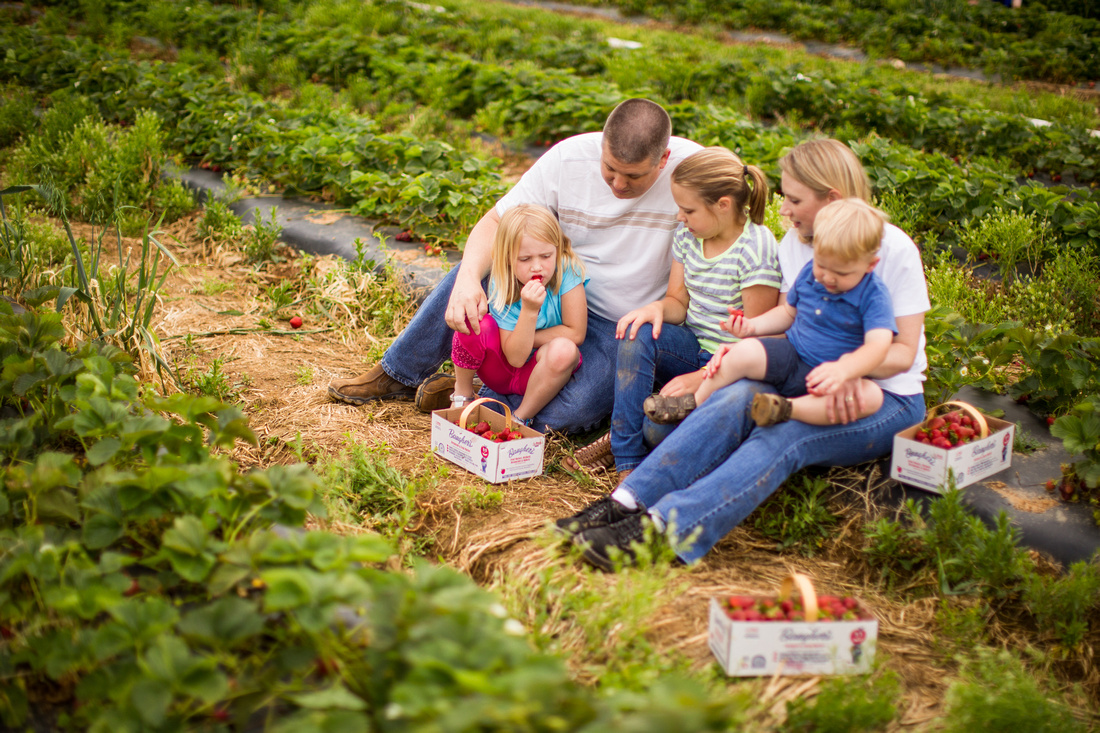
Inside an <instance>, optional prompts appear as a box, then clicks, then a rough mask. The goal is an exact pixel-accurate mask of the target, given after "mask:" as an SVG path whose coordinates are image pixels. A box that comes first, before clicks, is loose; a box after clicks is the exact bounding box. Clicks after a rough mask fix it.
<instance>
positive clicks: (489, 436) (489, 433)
mask: <svg viewBox="0 0 1100 733" xmlns="http://www.w3.org/2000/svg"><path fill="white" fill-rule="evenodd" d="M481 437H483V438H485V440H496V439H497V434H496V433H494V432H493V431H492V430H486V431H485V432H484V433H482V434H481Z"/></svg>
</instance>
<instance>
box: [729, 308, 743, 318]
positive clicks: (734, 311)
mask: <svg viewBox="0 0 1100 733" xmlns="http://www.w3.org/2000/svg"><path fill="white" fill-rule="evenodd" d="M744 317H745V311H743V310H741V309H740V308H731V309H730V318H744Z"/></svg>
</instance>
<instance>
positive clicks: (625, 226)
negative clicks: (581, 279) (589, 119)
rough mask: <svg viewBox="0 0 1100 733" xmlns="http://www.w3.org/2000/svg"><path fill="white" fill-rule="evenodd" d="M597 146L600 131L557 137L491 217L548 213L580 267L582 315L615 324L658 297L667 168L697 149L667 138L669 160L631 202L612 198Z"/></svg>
mask: <svg viewBox="0 0 1100 733" xmlns="http://www.w3.org/2000/svg"><path fill="white" fill-rule="evenodd" d="M602 143H603V133H602V132H592V133H586V134H583V135H575V136H573V137H570V138H566V139H565V140H562V141H561V142H559V143H558V144H557V145H555V146H554V147H552V148H550V150H548V151H547V152H546V153H545V154H544V155H543V156H542V157H541V158H539V159H538V160H537V161H535V164H534V165H533V166H531V168H530V170H528V171H527V172H526V173H524V174H523V177H522V178H521V179H520V180H519V183H517V184H516V185H515V187H514V188H512V190H511V191H509V192H508V193H507V194H505V196H504V197H503V198H501V199H500V201H498V202H497V205H496V212H497V214H500V215H503V214H504V212H505V211H507V210H508V209H510V208H512V207H513V206H515V205H517V204H521V203H528V204H541V205H543V206H545V207H546V208H548V209H550V211H552V212H553V213H554V214H555V215H556V216H557V217H558V221H559V222H560V223H561V228H562V231H564V232H565V234H566V236H568V237H569V239H570V240H571V242H572V243H573V250H574V251H575V252H576V253H577V256H578V257H580V259H581V260H582V261H583V262H584V266H585V270H586V274H587V276H588V278H589V282H588V285H587V286H586V287H585V297H586V298H587V299H588V308H589V310H591V311H592V312H593V313H595V314H597V315H599V316H603V317H604V318H607V319H608V320H612V321H617V320H619V318H621V317H622V316H624V315H626V314H627V313H628V312H630V311H632V310H634V309H635V308H639V307H641V306H643V305H645V304H647V303H652V302H653V301H655V300H659V299H660V298H663V297H664V295H665V290H666V289H667V288H668V274H669V270H670V269H671V267H672V234H673V232H674V231H675V230H676V224H677V222H676V213H677V209H676V202H675V201H673V199H672V187H671V185H670V182H671V176H672V171H673V170H674V169H675V168H676V166H677V165H679V164H680V162H681V161H682V160H683V159H684V158H686V157H688V156H689V155H691V154H692V153H694V152H695V151H697V150H701V149H702V148H701V146H700V145H698V144H696V143H693V142H691V141H690V140H685V139H683V138H679V137H673V138H671V139H670V140H669V143H668V147H669V150H670V151H671V152H670V154H669V159H668V162H667V164H666V165H665V167H664V169H663V170H661V173H660V175H659V176H658V177H657V180H656V181H655V182H654V184H653V185H652V186H651V187H650V189H649V190H648V191H646V192H645V193H644V194H642V195H641V196H639V197H638V198H633V199H617V198H615V195H614V194H613V193H611V187H610V186H608V185H607V183H606V182H605V181H604V179H603V175H602V174H603V171H602V168H601V165H600V154H601V152H602V150H601V148H602Z"/></svg>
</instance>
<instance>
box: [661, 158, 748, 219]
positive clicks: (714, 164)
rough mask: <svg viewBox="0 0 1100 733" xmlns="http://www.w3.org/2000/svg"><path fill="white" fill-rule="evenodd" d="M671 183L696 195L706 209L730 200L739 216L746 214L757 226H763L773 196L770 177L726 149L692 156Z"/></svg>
mask: <svg viewBox="0 0 1100 733" xmlns="http://www.w3.org/2000/svg"><path fill="white" fill-rule="evenodd" d="M672 182H673V183H675V184H677V185H680V186H683V187H684V188H690V189H691V190H693V191H695V192H696V193H697V194H699V198H701V199H703V201H704V202H706V204H707V206H714V205H715V204H716V203H718V199H720V198H722V197H723V196H729V197H730V200H731V201H733V210H734V211H735V212H736V213H737V214H738V215H740V216H744V215H745V213H746V212H747V213H748V217H749V219H750V220H751V221H752V222H753V223H754V224H763V223H764V210H765V209H766V208H767V206H768V196H769V194H770V192H769V191H768V178H767V176H765V175H764V171H762V170H760V169H759V168H757V167H756V166H755V165H745V164H744V163H743V162H742V161H741V159H740V158H738V157H737V156H736V155H734V154H733V152H731V151H729V150H727V149H726V148H723V147H721V146H717V145H716V146H713V147H709V148H703V149H702V150H700V151H698V152H695V153H692V154H691V155H689V156H688V157H687V158H685V159H684V160H683V162H681V163H680V165H678V166H676V170H674V171H672ZM750 184H751V185H750Z"/></svg>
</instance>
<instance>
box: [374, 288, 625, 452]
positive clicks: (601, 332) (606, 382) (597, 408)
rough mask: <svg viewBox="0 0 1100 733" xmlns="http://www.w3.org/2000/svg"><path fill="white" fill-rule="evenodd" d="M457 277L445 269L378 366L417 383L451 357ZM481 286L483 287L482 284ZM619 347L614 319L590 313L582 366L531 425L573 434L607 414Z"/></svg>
mask: <svg viewBox="0 0 1100 733" xmlns="http://www.w3.org/2000/svg"><path fill="white" fill-rule="evenodd" d="M457 276H458V267H455V268H454V269H453V270H451V271H450V272H449V273H447V275H446V276H445V277H444V278H443V280H441V281H440V283H439V285H437V286H436V287H435V289H434V290H432V292H431V293H430V294H429V295H428V297H427V298H425V300H424V302H423V303H422V304H421V305H420V308H419V309H418V310H417V311H416V315H414V316H413V319H412V320H411V321H410V322H409V325H408V326H406V327H405V330H404V331H402V332H401V334H400V335H399V336H398V337H397V338H396V339H394V342H393V343H392V344H391V345H390V348H388V349H387V350H386V353H385V355H383V357H382V361H381V366H382V370H383V371H384V372H386V374H389V375H390V376H391V377H393V378H394V379H396V380H397V381H398V382H401V383H402V384H406V385H409V386H415V385H418V384H420V383H421V382H423V381H424V380H425V379H427V378H428V377H430V376H431V375H432V374H435V372H436V371H437V370H438V369H439V367H440V365H441V364H443V362H444V361H445V360H447V359H449V358H450V356H451V338H452V336H453V334H454V331H452V330H451V329H450V327H448V326H447V320H446V314H447V301H448V300H449V299H450V297H451V289H452V288H453V287H454V284H455V278H456V277H457ZM482 285H483V286H486V287H487V283H486V282H483V283H482ZM617 346H618V342H617V341H616V340H615V324H614V322H612V321H609V320H607V319H606V318H601V317H600V316H597V315H595V314H593V313H592V312H591V311H589V312H588V332H587V336H586V337H585V340H584V343H583V344H581V355H582V356H583V357H584V364H583V365H582V366H581V368H580V369H578V370H577V371H576V372H575V373H574V374H573V376H572V377H571V378H570V380H569V381H568V382H566V384H565V387H563V388H562V390H561V392H559V393H558V396H557V397H555V398H554V399H553V400H551V401H550V404H548V405H547V406H546V407H544V408H542V411H541V412H539V414H538V415H536V416H535V422H534V424H533V427H534V428H535V429H536V430H540V431H545V430H546V429H547V428H549V429H551V430H558V431H560V432H563V433H576V432H582V431H584V430H588V429H589V428H592V427H594V426H595V425H596V424H597V423H599V422H600V421H601V420H603V419H604V418H606V417H607V416H608V415H609V414H611V404H612V400H613V398H614V391H613V380H612V374H613V373H614V372H613V371H612V370H613V369H614V367H615V351H616V349H617ZM481 394H482V395H483V396H485V397H492V398H494V399H498V400H500V401H501V402H504V403H506V404H507V405H508V406H509V407H510V408H511V409H513V410H514V409H515V408H517V407H519V403H520V401H521V400H522V399H523V396H522V395H498V394H497V393H496V392H493V391H492V390H490V389H487V388H486V389H482V390H481Z"/></svg>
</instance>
